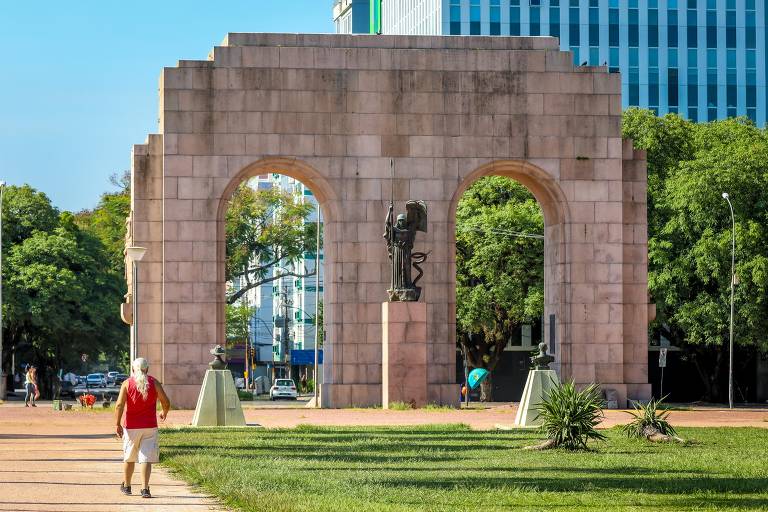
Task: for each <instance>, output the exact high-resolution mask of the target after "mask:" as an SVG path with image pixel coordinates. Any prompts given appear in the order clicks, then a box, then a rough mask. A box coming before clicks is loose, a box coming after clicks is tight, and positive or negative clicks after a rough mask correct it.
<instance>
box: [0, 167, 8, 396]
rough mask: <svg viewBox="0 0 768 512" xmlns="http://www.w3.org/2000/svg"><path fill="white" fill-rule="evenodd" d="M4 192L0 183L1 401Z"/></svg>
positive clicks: (1, 384)
mask: <svg viewBox="0 0 768 512" xmlns="http://www.w3.org/2000/svg"><path fill="white" fill-rule="evenodd" d="M3 190H5V182H4V181H0V400H3V399H5V394H6V391H7V390H6V384H7V382H6V379H5V373H4V372H3Z"/></svg>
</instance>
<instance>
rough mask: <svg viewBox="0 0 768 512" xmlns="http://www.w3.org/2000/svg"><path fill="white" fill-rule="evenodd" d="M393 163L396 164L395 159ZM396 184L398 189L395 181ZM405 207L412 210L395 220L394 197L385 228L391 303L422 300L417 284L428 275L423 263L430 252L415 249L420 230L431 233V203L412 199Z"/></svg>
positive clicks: (390, 204)
mask: <svg viewBox="0 0 768 512" xmlns="http://www.w3.org/2000/svg"><path fill="white" fill-rule="evenodd" d="M390 165H392V162H391V161H390ZM392 185H393V190H394V180H393V182H392ZM393 195H394V192H393ZM405 209H406V211H407V212H408V213H407V214H400V215H398V216H397V219H396V220H395V219H394V211H395V202H394V198H393V199H392V200H390V203H389V211H388V212H387V220H386V229H385V231H384V238H385V239H386V241H387V251H388V252H389V260H390V264H391V272H392V279H391V281H390V286H389V290H387V293H388V294H389V301H390V302H416V301H418V300H419V297H420V296H421V288H420V287H418V286H416V283H418V282H419V279H421V277H422V276H423V275H424V271H423V270H422V269H421V267H420V266H419V265H421V264H422V263H424V262H425V261H426V259H427V255H428V253H423V252H413V242H414V240H415V239H416V232H417V231H423V232H425V233H426V232H427V204H426V203H425V202H424V201H408V202H407V203H406V205H405ZM411 266H413V267H414V268H416V270H417V271H418V275H417V276H416V279H413V280H412V279H411Z"/></svg>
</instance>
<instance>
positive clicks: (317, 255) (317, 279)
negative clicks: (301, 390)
mask: <svg viewBox="0 0 768 512" xmlns="http://www.w3.org/2000/svg"><path fill="white" fill-rule="evenodd" d="M319 320H320V205H319V204H318V205H317V240H316V245H315V367H314V368H313V370H312V373H313V375H312V377H313V380H314V385H313V386H312V387H313V388H314V389H313V390H312V392H313V393H314V395H315V397H314V398H315V408H318V407H320V404H319V403H318V400H317V388H318V386H319V385H320V384H319V379H318V378H317V373H318V368H319V364H320V363H319V361H318V354H319V352H320V348H319V345H320V330H321V329H322V328H323V326H322V325H320V322H319Z"/></svg>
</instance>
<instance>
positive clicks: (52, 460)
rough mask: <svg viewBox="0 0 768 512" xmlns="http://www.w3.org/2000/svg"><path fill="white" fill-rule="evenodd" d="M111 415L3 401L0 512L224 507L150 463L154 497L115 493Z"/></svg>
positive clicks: (118, 472) (116, 453) (116, 447)
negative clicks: (65, 410) (54, 409)
mask: <svg viewBox="0 0 768 512" xmlns="http://www.w3.org/2000/svg"><path fill="white" fill-rule="evenodd" d="M112 424H113V421H112V414H110V413H105V412H95V411H94V412H90V413H88V412H81V411H72V412H60V411H53V410H52V409H51V406H50V404H40V406H38V407H37V408H34V409H33V408H25V407H24V406H23V404H17V403H7V402H6V403H5V404H3V405H0V511H32V510H34V511H57V512H75V511H77V512H86V511H87V512H91V511H93V512H97V511H98V512H106V511H109V512H134V511H137V512H138V511H142V512H150V511H151V512H168V511H174V512H182V511H183V512H187V511H189V512H202V511H209V510H223V509H221V508H216V506H215V502H214V501H213V500H211V499H208V498H206V497H205V496H203V495H201V494H198V493H195V492H193V491H191V490H190V489H189V487H187V486H186V485H185V484H184V483H183V482H179V481H177V480H174V479H172V478H170V477H169V475H168V473H167V472H166V471H165V470H164V469H162V468H161V467H159V466H158V465H156V466H154V467H153V468H152V480H151V490H152V495H153V496H154V497H153V498H152V499H143V498H141V496H139V495H138V492H139V489H140V488H141V484H140V482H141V474H140V472H139V467H138V466H137V468H136V472H135V473H134V476H133V490H134V495H133V496H123V495H122V494H121V493H120V487H119V486H120V482H121V481H122V465H121V462H122V445H121V443H120V441H118V440H117V439H116V437H115V435H114V433H113V432H112Z"/></svg>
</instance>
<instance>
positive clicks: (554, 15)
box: [549, 0, 560, 37]
mask: <svg viewBox="0 0 768 512" xmlns="http://www.w3.org/2000/svg"><path fill="white" fill-rule="evenodd" d="M549 5H550V8H549V35H550V36H552V37H560V7H552V6H557V5H559V2H558V0H550V2H549Z"/></svg>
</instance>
